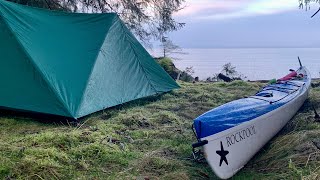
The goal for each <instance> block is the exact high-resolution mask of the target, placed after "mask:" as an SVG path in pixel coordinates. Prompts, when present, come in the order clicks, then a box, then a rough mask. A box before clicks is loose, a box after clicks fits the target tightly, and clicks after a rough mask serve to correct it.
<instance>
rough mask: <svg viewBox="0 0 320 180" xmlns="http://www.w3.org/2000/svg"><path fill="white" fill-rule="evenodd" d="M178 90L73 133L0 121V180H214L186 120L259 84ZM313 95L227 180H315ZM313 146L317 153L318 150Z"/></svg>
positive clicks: (94, 118) (316, 96)
mask: <svg viewBox="0 0 320 180" xmlns="http://www.w3.org/2000/svg"><path fill="white" fill-rule="evenodd" d="M180 85H181V86H182V88H181V89H179V90H175V91H172V92H170V93H167V94H163V95H159V96H152V97H149V98H144V99H140V100H136V101H133V102H131V103H127V104H124V105H121V106H117V107H114V108H111V109H108V110H105V111H104V112H99V113H95V114H93V115H90V116H89V117H86V118H85V119H83V121H82V124H81V125H80V126H77V127H74V126H70V125H68V124H67V123H64V124H62V123H57V122H58V121H55V120H54V119H53V120H52V122H51V123H44V122H42V121H41V120H40V121H36V120H34V119H31V118H26V117H21V116H17V117H14V116H12V115H11V116H8V115H3V116H0V179H170V180H171V179H177V180H179V179H181V180H182V179H183V180H184V179H215V178H216V177H215V175H214V174H213V173H212V172H211V170H210V167H209V166H208V164H207V163H205V162H202V163H197V162H194V161H192V160H191V159H190V158H191V143H192V142H195V138H194V136H193V132H192V131H191V125H192V122H193V119H194V118H195V117H197V116H199V115H200V114H202V113H204V112H206V111H207V110H209V109H211V108H213V107H216V106H219V105H221V104H223V103H226V102H229V101H232V100H235V99H239V98H242V97H245V96H247V95H251V94H253V93H254V92H256V91H257V90H258V89H259V88H260V87H261V86H262V85H263V84H261V83H247V82H242V81H235V82H232V83H196V84H192V83H183V82H180ZM319 101H320V90H319V87H316V88H314V89H313V90H312V93H311V95H310V99H309V100H308V102H306V103H305V105H304V107H303V108H302V109H301V110H300V112H299V114H297V115H296V117H295V118H294V119H293V120H292V121H290V123H288V124H287V126H286V127H285V128H284V129H283V130H282V131H281V132H280V133H279V134H278V135H277V136H276V137H275V138H274V139H272V141H271V142H270V143H268V144H267V145H266V146H265V147H264V148H263V149H262V150H261V151H260V152H259V153H258V154H257V155H256V156H255V157H254V158H253V159H252V160H251V161H250V162H249V163H248V164H247V166H246V167H245V168H244V169H243V170H241V171H240V172H239V173H238V174H237V175H236V176H234V177H233V179H248V178H249V179H297V178H299V179H318V178H319V176H318V174H320V150H319V148H320V138H319V135H320V130H319V128H320V125H319V124H318V123H316V122H313V121H314V119H313V112H312V109H311V104H312V103H313V104H315V105H316V107H318V108H320V107H319V106H320V104H319ZM317 144H319V147H317Z"/></svg>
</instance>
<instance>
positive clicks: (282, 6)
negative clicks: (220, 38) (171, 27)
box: [176, 0, 299, 20]
mask: <svg viewBox="0 0 320 180" xmlns="http://www.w3.org/2000/svg"><path fill="white" fill-rule="evenodd" d="M298 5H299V4H298V1H293V0H187V2H186V7H185V8H184V9H183V10H181V11H180V12H178V13H176V16H177V17H189V18H192V19H213V20H221V19H230V18H239V17H248V16H257V15H268V14H277V13H282V12H286V11H292V10H294V9H298Z"/></svg>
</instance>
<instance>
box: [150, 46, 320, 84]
mask: <svg viewBox="0 0 320 180" xmlns="http://www.w3.org/2000/svg"><path fill="white" fill-rule="evenodd" d="M149 52H150V54H151V55H153V56H161V49H153V50H150V51H149ZM182 52H183V53H185V54H171V55H170V56H169V57H172V58H173V59H176V60H173V62H174V64H175V65H176V67H177V68H178V69H180V70H185V69H186V68H187V67H193V70H194V71H195V72H194V74H192V75H193V76H194V77H199V78H200V80H205V79H207V78H208V77H213V76H214V74H217V73H220V72H221V71H222V66H223V65H224V64H226V63H229V62H230V63H231V64H232V65H233V66H235V67H236V70H237V71H238V72H239V73H240V74H243V75H244V76H246V77H247V78H246V80H251V81H256V80H269V79H273V78H279V77H282V76H284V75H286V74H287V73H288V72H289V69H296V68H298V66H299V63H298V56H299V57H300V59H301V61H302V64H303V65H304V66H306V67H307V68H308V69H309V71H310V73H311V75H312V78H319V75H320V73H319V72H320V64H319V63H318V62H319V60H318V52H320V48H316V47H313V48H306V47H303V48H290V47H282V48H259V47H256V48H244V47H242V48H184V49H182ZM177 59H178V60H177Z"/></svg>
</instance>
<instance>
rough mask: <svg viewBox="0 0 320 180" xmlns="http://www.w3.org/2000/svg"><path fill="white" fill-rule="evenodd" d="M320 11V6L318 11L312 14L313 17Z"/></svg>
mask: <svg viewBox="0 0 320 180" xmlns="http://www.w3.org/2000/svg"><path fill="white" fill-rule="evenodd" d="M319 11H320V7H319V9H318V11H316V12H315V13H314V14H313V15H312V16H311V18H313V16H315V15H316V14H318V12H319Z"/></svg>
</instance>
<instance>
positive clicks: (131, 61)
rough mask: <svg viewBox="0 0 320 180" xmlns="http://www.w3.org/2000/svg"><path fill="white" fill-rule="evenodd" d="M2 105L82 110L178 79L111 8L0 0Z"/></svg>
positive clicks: (77, 113)
mask: <svg viewBox="0 0 320 180" xmlns="http://www.w3.org/2000/svg"><path fill="white" fill-rule="evenodd" d="M0 83H1V88H0V106H1V107H3V108H9V109H16V110H23V111H31V112H39V113H46V114H53V115H60V116H66V117H72V118H80V117H83V116H86V115H88V114H90V113H93V112H96V111H100V110H102V109H104V108H108V107H111V106H115V105H118V104H122V103H125V102H128V101H131V100H134V99H138V98H141V97H146V96H150V95H153V94H157V93H161V92H167V91H170V90H172V89H174V88H178V87H179V86H178V85H177V84H176V82H175V81H174V80H173V79H171V77H170V76H169V75H168V74H167V73H166V72H165V71H164V70H163V69H162V68H161V67H160V66H159V65H158V64H157V63H156V62H155V60H154V59H153V58H152V57H151V56H150V55H149V53H148V52H147V51H146V50H145V49H144V48H143V46H142V45H141V44H140V43H139V42H138V40H137V39H136V38H135V37H134V36H133V35H132V33H131V32H130V31H129V30H128V29H127V28H126V26H125V25H124V23H123V22H122V21H121V20H120V19H119V17H118V16H117V14H115V13H105V14H81V13H66V12H60V11H48V10H44V9H38V8H33V7H28V6H22V5H18V4H14V3H11V2H7V1H4V0H0Z"/></svg>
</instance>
